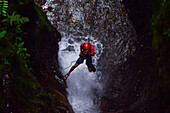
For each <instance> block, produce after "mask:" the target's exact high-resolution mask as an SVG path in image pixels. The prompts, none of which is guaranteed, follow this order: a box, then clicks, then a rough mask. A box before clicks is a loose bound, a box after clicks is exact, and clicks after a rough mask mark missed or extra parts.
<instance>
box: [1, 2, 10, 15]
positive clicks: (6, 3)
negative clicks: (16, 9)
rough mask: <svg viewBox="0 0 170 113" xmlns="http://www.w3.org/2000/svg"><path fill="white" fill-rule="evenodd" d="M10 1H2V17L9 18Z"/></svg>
mask: <svg viewBox="0 0 170 113" xmlns="http://www.w3.org/2000/svg"><path fill="white" fill-rule="evenodd" d="M7 8H8V1H7V0H0V15H3V16H7Z"/></svg>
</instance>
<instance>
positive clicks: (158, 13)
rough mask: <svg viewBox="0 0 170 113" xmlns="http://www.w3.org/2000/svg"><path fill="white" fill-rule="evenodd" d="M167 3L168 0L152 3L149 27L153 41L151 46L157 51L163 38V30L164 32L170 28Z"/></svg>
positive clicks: (169, 3)
mask: <svg viewBox="0 0 170 113" xmlns="http://www.w3.org/2000/svg"><path fill="white" fill-rule="evenodd" d="M154 2H155V1H154ZM169 5H170V1H166V0H159V4H158V5H157V6H155V4H153V5H152V6H153V15H152V19H151V29H152V34H153V42H152V47H153V48H154V49H155V50H156V51H159V49H160V47H161V44H162V43H163V42H162V40H164V39H163V38H165V35H163V34H164V32H166V31H167V30H168V29H169V28H170V26H169V25H170V22H169V15H168V14H169V10H170V9H169Z"/></svg>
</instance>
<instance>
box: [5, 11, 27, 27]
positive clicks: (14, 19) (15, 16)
mask: <svg viewBox="0 0 170 113" xmlns="http://www.w3.org/2000/svg"><path fill="white" fill-rule="evenodd" d="M5 21H8V22H10V24H11V25H12V24H13V22H17V23H18V24H20V23H21V24H24V23H26V22H29V19H28V18H27V17H22V18H21V15H19V14H15V12H13V13H12V15H11V16H9V15H8V18H6V19H3V20H2V22H5Z"/></svg>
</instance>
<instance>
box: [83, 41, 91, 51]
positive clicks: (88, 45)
mask: <svg viewBox="0 0 170 113" xmlns="http://www.w3.org/2000/svg"><path fill="white" fill-rule="evenodd" d="M84 49H85V50H89V49H90V43H88V42H86V43H85V44H84Z"/></svg>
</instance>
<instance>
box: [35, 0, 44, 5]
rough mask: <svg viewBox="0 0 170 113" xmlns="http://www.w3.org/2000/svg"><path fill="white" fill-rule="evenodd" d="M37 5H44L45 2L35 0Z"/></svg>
mask: <svg viewBox="0 0 170 113" xmlns="http://www.w3.org/2000/svg"><path fill="white" fill-rule="evenodd" d="M35 1H36V2H37V3H38V4H40V5H44V4H45V2H46V1H47V0H35Z"/></svg>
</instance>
